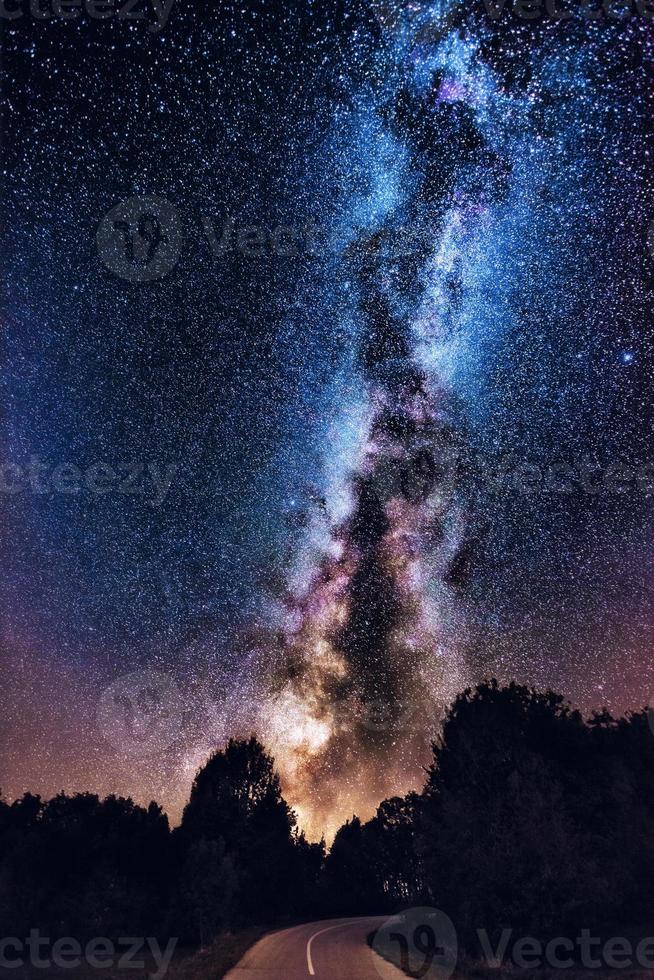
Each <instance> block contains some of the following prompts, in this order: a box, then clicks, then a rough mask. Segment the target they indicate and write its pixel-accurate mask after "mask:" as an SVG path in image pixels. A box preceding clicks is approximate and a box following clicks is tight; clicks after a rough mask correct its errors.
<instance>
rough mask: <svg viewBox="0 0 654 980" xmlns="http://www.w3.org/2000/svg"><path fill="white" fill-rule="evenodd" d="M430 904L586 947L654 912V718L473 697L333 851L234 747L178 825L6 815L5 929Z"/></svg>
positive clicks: (113, 808)
mask: <svg viewBox="0 0 654 980" xmlns="http://www.w3.org/2000/svg"><path fill="white" fill-rule="evenodd" d="M415 904H420V905H423V904H424V905H432V906H435V907H437V908H440V909H442V910H443V911H445V912H447V914H448V915H449V916H450V918H451V919H452V920H453V921H454V923H455V925H456V928H457V931H458V934H459V940H460V942H462V943H463V944H464V945H465V944H466V943H467V942H468V941H469V942H470V944H471V945H473V944H474V942H473V941H474V938H475V931H476V930H477V929H479V928H483V929H486V930H488V932H489V934H492V933H493V931H496V932H498V933H499V932H500V931H501V930H502V929H503V928H506V927H508V928H511V929H514V930H517V931H520V932H521V933H522V934H523V935H532V936H543V937H547V936H551V935H553V934H560V935H572V934H574V933H575V930H579V929H580V928H594V929H602V928H605V927H607V926H610V927H615V926H617V925H619V924H638V923H639V922H642V921H645V920H646V919H647V918H648V917H651V914H652V912H653V911H654V734H653V733H652V730H651V729H650V725H649V719H648V713H647V711H645V710H644V711H642V712H638V713H634V714H631V715H629V716H628V717H627V718H622V719H619V720H614V719H613V718H612V717H610V716H609V715H608V714H607V713H605V712H603V713H599V714H595V715H593V717H592V718H591V719H590V720H589V721H584V720H583V718H582V717H581V715H580V714H579V712H577V711H574V710H572V709H571V708H570V707H569V706H568V705H567V704H566V702H565V701H564V700H563V698H562V697H561V696H560V695H557V694H554V693H552V692H547V693H545V694H542V693H538V692H535V691H533V690H530V689H527V688H525V687H521V686H518V685H516V684H512V685H510V686H508V687H500V686H499V685H498V684H497V683H496V682H494V681H493V682H489V683H485V684H482V685H480V686H479V687H477V688H476V689H475V690H474V691H472V690H468V691H465V692H464V693H463V694H461V695H460V696H459V697H458V698H457V700H456V702H455V703H454V705H453V706H452V709H451V711H450V713H449V715H448V717H447V718H446V720H445V723H444V726H443V729H442V735H441V737H440V738H439V740H438V741H437V743H435V744H434V746H433V761H432V764H431V766H430V768H429V770H428V772H427V780H426V785H425V787H424V789H423V791H422V792H421V793H413V794H410V795H409V796H407V797H406V798H395V799H391V800H386V801H384V802H383V803H382V804H381V805H380V807H379V809H378V811H377V813H376V815H375V817H374V818H373V819H372V820H369V821H368V822H366V823H362V822H361V821H360V820H359V819H358V818H356V817H353V818H352V819H351V820H349V821H348V822H347V823H346V824H344V825H343V826H342V827H341V829H340V830H339V831H338V833H337V835H336V837H335V840H334V843H333V845H332V848H331V850H330V852H329V854H326V852H325V847H324V844H323V843H320V844H311V843H309V842H308V841H307V840H306V839H305V837H304V835H303V834H302V833H301V832H299V831H298V829H297V827H296V824H295V818H294V815H293V813H292V811H291V809H290V807H289V806H288V804H287V803H286V802H285V800H284V799H283V796H282V793H281V788H280V783H279V778H278V777H277V775H276V773H275V771H274V766H273V760H272V759H271V758H270V756H269V755H268V754H267V753H266V752H265V750H264V748H263V747H262V746H261V745H260V744H259V742H258V741H257V740H256V739H255V738H251V739H250V740H249V741H231V742H230V743H229V745H228V746H227V747H226V748H225V750H223V751H219V752H216V753H215V754H214V755H213V756H212V757H211V758H210V759H209V760H208V762H207V764H206V765H205V766H204V768H203V769H202V770H200V772H199V773H198V775H197V777H196V779H195V782H194V784H193V787H192V791H191V796H190V800H189V803H188V805H187V807H186V809H185V811H184V815H183V819H182V823H181V826H180V827H178V828H176V829H175V830H174V831H172V832H171V831H170V830H169V827H168V822H167V818H166V816H165V815H164V814H163V813H162V811H161V809H160V807H158V806H157V805H156V804H154V803H152V804H150V806H149V807H148V808H147V809H144V808H142V807H139V806H137V805H136V804H134V803H133V802H132V801H131V800H124V799H120V798H116V797H109V798H108V799H106V800H103V801H101V800H99V799H98V797H97V796H93V795H91V794H78V795H76V796H72V797H67V796H64V795H60V796H57V797H55V798H54V799H52V800H50V801H49V802H43V801H41V800H40V799H39V798H38V797H36V796H31V795H26V796H25V797H23V798H22V799H21V800H18V801H16V802H15V803H13V804H11V805H9V804H7V803H4V802H1V801H0V930H1V931H2V934H3V935H11V936H21V935H27V934H29V930H30V929H32V928H38V929H40V930H41V931H42V932H43V933H44V934H47V935H50V936H55V937H56V936H64V935H66V936H75V937H77V938H79V939H83V938H86V937H91V936H100V935H101V936H121V935H143V936H147V935H152V936H160V937H161V938H162V939H163V938H166V937H167V936H178V937H180V938H181V940H182V941H183V942H186V943H188V944H195V945H204V944H206V943H208V942H209V941H210V940H211V939H212V937H213V936H214V935H216V934H217V933H218V932H220V931H221V930H223V929H226V928H231V929H233V928H239V927H241V926H245V925H248V924H253V923H263V924H271V925H272V924H275V923H278V922H283V921H292V920H293V919H299V918H311V917H317V916H320V915H323V914H325V915H326V914H338V915H342V914H370V913H378V912H384V911H389V912H390V911H395V910H397V909H399V908H401V907H406V906H410V905H415Z"/></svg>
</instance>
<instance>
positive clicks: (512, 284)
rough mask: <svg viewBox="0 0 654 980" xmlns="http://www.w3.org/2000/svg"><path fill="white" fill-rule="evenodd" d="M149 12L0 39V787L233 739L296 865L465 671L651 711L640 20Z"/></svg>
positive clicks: (648, 342) (424, 725) (145, 772)
mask: <svg viewBox="0 0 654 980" xmlns="http://www.w3.org/2000/svg"><path fill="white" fill-rule="evenodd" d="M43 3H44V6H46V7H47V5H46V4H45V0H43ZM155 6H156V5H152V7H146V6H142V8H139V9H142V10H143V12H144V14H145V16H144V17H143V18H141V19H138V20H133V21H128V20H126V19H124V18H121V17H118V16H112V17H107V18H105V19H95V18H92V17H90V16H89V15H88V12H85V11H80V16H79V17H77V18H75V19H71V20H62V19H61V18H57V17H56V16H54V15H53V16H52V17H50V18H45V19H37V18H35V17H33V16H31V15H30V14H29V10H28V7H27V6H26V7H25V13H24V16H22V17H20V18H17V19H15V20H10V21H9V20H7V21H4V22H3V25H2V27H3V41H2V43H3V52H4V55H3V56H4V64H5V71H4V85H3V151H4V152H3V158H4V179H5V194H4V195H3V203H2V211H3V214H2V225H1V227H2V237H3V249H2V256H3V258H2V264H3V267H4V268H3V273H4V275H3V282H4V301H3V307H2V309H3V313H2V328H3V329H2V339H3V343H2V347H3V355H4V358H3V359H4V370H3V372H2V377H1V379H0V391H1V398H2V405H3V415H2V422H1V428H0V446H1V447H2V463H3V465H2V471H1V474H0V475H1V480H0V482H1V484H2V486H1V490H0V507H1V508H2V514H3V521H2V528H3V530H2V538H1V544H0V547H1V549H2V552H1V555H0V568H1V572H0V589H1V607H0V608H1V619H0V642H1V650H2V666H1V668H0V670H1V675H0V681H1V684H2V690H3V692H4V695H5V696H4V698H3V701H4V705H3V710H2V712H1V718H0V736H1V737H2V745H3V748H2V760H1V764H0V786H1V787H2V790H3V791H4V793H5V794H6V795H8V796H9V797H10V798H11V797H13V796H16V795H18V794H20V793H22V792H23V791H25V790H28V789H29V790H32V791H36V792H40V793H43V794H44V795H50V794H53V793H55V792H57V791H59V790H61V789H63V790H66V791H75V790H81V789H90V790H93V791H95V792H100V793H107V792H120V793H124V794H131V795H133V796H134V797H135V798H136V799H137V800H139V801H147V800H149V799H150V798H152V797H154V798H156V799H157V800H159V801H160V802H161V803H162V804H163V805H164V807H165V808H166V809H167V811H168V812H169V813H170V815H171V818H172V819H173V820H176V819H178V817H179V814H180V811H181V807H182V806H183V803H184V801H185V798H186V796H187V793H188V789H189V786H190V782H191V780H192V777H193V774H194V772H195V770H196V769H197V767H198V765H200V764H201V762H202V761H203V759H204V758H205V757H206V755H207V753H208V752H209V751H211V749H212V748H214V747H216V746H218V745H220V744H222V743H223V741H224V739H225V738H226V737H228V736H229V735H232V734H240V733H243V734H244V733H248V732H250V731H256V732H257V733H258V735H259V737H260V738H261V739H262V740H263V741H264V742H265V743H266V744H267V745H269V746H270V747H271V749H272V750H273V752H274V754H275V757H276V759H277V763H278V765H279V767H280V769H281V772H282V776H283V782H284V789H285V792H286V794H287V796H288V798H289V800H290V801H291V803H292V804H293V805H294V806H295V808H296V809H297V811H298V814H299V816H300V820H301V823H302V824H303V825H304V826H306V827H307V828H308V829H309V831H310V833H311V834H312V835H313V836H319V835H320V833H322V832H323V831H324V832H326V833H327V834H330V833H333V830H334V829H335V827H336V826H338V824H339V823H340V822H341V821H342V820H344V819H345V818H346V817H347V816H350V815H351V813H352V812H353V811H356V812H358V813H360V814H361V815H362V816H367V815H368V814H369V813H370V812H371V811H372V810H373V809H374V806H375V804H376V803H377V802H378V801H379V800H380V799H381V798H382V797H384V796H387V795H391V794H393V793H396V792H404V791H406V790H408V789H410V788H414V787H419V786H420V784H421V782H422V779H423V773H422V768H421V767H422V766H423V765H424V764H425V762H426V761H427V759H428V756H429V741H430V739H431V738H432V737H433V735H434V733H435V732H436V730H437V726H438V720H439V718H440V717H442V713H443V711H444V710H446V706H447V704H448V703H449V702H450V701H451V699H452V698H453V697H454V696H455V694H456V693H457V692H458V691H459V690H461V689H462V688H463V687H465V686H466V685H468V684H471V683H474V682H476V681H478V680H480V679H481V678H483V677H485V676H490V675H493V676H497V677H499V678H500V679H501V680H509V679H513V678H516V679H518V680H520V681H522V682H527V683H530V684H534V685H536V686H539V687H545V686H552V687H554V688H555V689H557V690H560V691H562V692H563V693H564V694H565V695H566V696H567V697H569V698H570V699H571V701H572V702H573V703H574V704H576V705H579V706H580V707H581V708H582V709H583V710H584V711H587V712H589V711H591V710H592V709H594V708H597V707H600V706H603V705H607V706H608V707H609V708H610V709H611V710H613V711H614V712H622V711H625V710H628V709H629V708H631V707H640V706H642V705H643V704H645V703H646V702H648V701H649V700H650V698H651V692H652V683H653V682H654V678H653V677H652V673H653V672H652V666H651V643H652V634H653V631H654V609H653V607H652V599H651V595H652V585H653V584H654V567H653V562H652V552H653V545H654V520H653V516H654V515H653V504H654V443H653V440H652V434H653V426H652V423H653V413H652V382H653V380H654V363H653V355H654V350H653V332H652V317H653V314H652V301H653V296H654V197H653V194H652V184H653V183H654V178H653V177H652V160H653V156H652V154H653V153H654V139H653V138H652V136H653V130H654V126H653V125H652V119H653V118H654V116H653V111H654V104H653V103H654V86H653V85H652V82H653V81H654V77H653V76H654V72H653V57H654V43H653V42H654V25H653V24H652V19H651V18H648V17H647V16H645V13H643V12H642V11H640V12H639V11H638V10H637V9H635V7H633V6H632V8H629V9H626V8H625V9H619V10H618V9H617V8H612V9H611V15H609V14H606V13H605V14H604V15H603V16H602V17H599V18H597V19H592V20H591V19H590V18H588V17H584V16H581V15H580V14H579V10H580V9H581V4H578V5H577V8H575V11H576V12H575V14H574V16H572V17H570V18H569V19H565V20H555V19H553V18H551V17H548V16H545V15H543V16H540V17H538V18H535V19H533V20H525V19H523V18H521V17H519V16H517V15H516V14H515V12H513V11H512V10H511V8H510V5H509V6H507V7H506V9H504V10H502V11H501V14H500V15H499V16H498V17H495V18H494V17H492V16H491V13H489V10H492V5H491V7H489V6H488V4H484V3H483V2H482V0H465V2H462V3H455V2H453V0H448V2H447V3H445V2H438V0H437V2H435V3H428V2H427V0H424V2H414V3H412V4H408V5H405V4H402V3H399V2H396V0H366V2H364V0H361V2H359V0H321V2H317V0H316V2H314V0H301V2H299V3H297V4H291V3H279V2H276V0H273V2H270V0H267V2H263V0H240V2H238V3H232V2H224V3H220V4H214V3H209V2H204V0H198V2H190V0H176V2H175V3H174V4H173V6H172V8H171V9H170V11H169V16H168V19H167V22H166V23H165V24H164V25H163V26H161V25H158V24H157V21H156V18H155V14H154V8H155ZM563 6H565V7H569V8H570V9H573V7H574V5H573V4H572V3H571V2H568V3H566V4H563ZM623 6H624V5H623ZM159 28H160V29H159Z"/></svg>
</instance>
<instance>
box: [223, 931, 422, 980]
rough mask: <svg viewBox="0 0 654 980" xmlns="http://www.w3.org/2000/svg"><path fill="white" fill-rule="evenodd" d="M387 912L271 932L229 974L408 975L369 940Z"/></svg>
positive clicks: (241, 977) (402, 979)
mask: <svg viewBox="0 0 654 980" xmlns="http://www.w3.org/2000/svg"><path fill="white" fill-rule="evenodd" d="M386 918H387V917H384V916H381V917H379V916H378V917H373V918H365V919H328V920H326V921H323V922H309V923H306V924H305V925H302V926H294V927H293V928H292V929H284V930H282V931H281V932H271V933H269V934H268V935H267V936H264V937H263V939H260V940H259V942H258V943H255V945H254V946H252V948H251V949H250V950H248V952H247V953H246V954H245V956H244V957H243V959H242V960H241V961H240V963H238V964H237V965H236V966H235V967H234V969H233V970H230V971H229V973H228V974H227V976H226V978H225V980H308V978H309V977H316V980H320V978H321V977H324V980H407V978H406V975H405V974H404V973H402V972H401V971H400V970H398V969H397V968H396V967H394V966H391V964H390V963H387V962H386V961H385V960H381V959H380V958H379V957H378V956H377V954H376V953H373V951H372V950H371V949H370V947H369V946H368V943H367V937H368V935H369V934H370V933H371V932H373V930H374V929H377V928H379V926H380V925H381V924H382V923H383V922H385V921H386ZM377 966H378V967H379V969H377Z"/></svg>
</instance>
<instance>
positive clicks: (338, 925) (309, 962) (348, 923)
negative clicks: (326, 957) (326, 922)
mask: <svg viewBox="0 0 654 980" xmlns="http://www.w3.org/2000/svg"><path fill="white" fill-rule="evenodd" d="M357 921H359V922H361V919H359V920H357V919H348V920H347V921H345V922H337V923H336V925H335V926H327V928H326V929H319V930H318V932H314V934H313V936H311V938H310V939H309V941H308V943H307V967H308V968H309V973H310V975H311V976H312V977H315V975H316V971H315V970H314V968H313V960H312V959H311V943H312V942H313V941H314V939H317V938H318V936H322V935H323V933H325V932H331V931H332V929H342V928H343V927H344V926H351V925H352V924H353V923H354V922H357Z"/></svg>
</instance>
